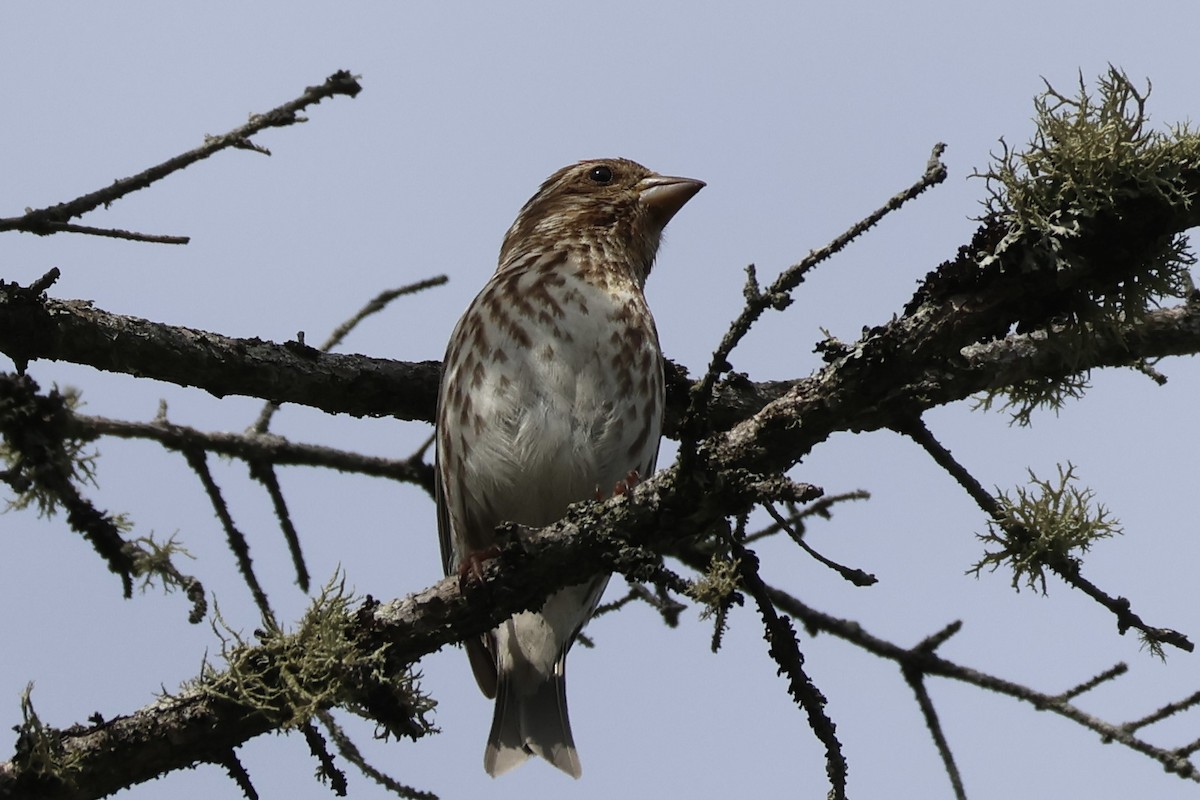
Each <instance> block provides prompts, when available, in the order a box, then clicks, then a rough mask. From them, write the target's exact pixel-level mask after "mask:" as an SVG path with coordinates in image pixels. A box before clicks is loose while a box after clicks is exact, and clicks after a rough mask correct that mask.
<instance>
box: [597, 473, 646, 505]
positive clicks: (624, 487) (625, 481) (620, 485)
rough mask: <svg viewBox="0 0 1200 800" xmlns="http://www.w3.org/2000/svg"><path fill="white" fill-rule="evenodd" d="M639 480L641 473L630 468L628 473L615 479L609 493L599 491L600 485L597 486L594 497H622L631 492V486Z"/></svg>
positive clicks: (602, 498)
mask: <svg viewBox="0 0 1200 800" xmlns="http://www.w3.org/2000/svg"><path fill="white" fill-rule="evenodd" d="M641 482H642V476H641V473H639V472H638V471H637V470H636V469H631V470H629V474H627V475H626V476H625V477H624V478H622V479H621V480H619V481H617V483H616V485H615V486H613V490H612V493H611V494H605V493H604V492H602V491H600V487H599V486H597V487H596V499H597V500H607V499H608V498H610V497H624V496H625V495H627V494H633V488H634V487H635V486H637V485H638V484H639V483H641Z"/></svg>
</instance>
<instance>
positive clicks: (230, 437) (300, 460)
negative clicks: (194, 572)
mask: <svg viewBox="0 0 1200 800" xmlns="http://www.w3.org/2000/svg"><path fill="white" fill-rule="evenodd" d="M69 425H70V431H71V433H72V435H74V436H78V437H80V438H82V439H94V438H96V437H99V436H114V437H117V438H120V439H147V440H150V441H155V442H158V443H160V444H162V445H163V446H164V447H167V448H170V449H172V450H182V449H184V448H187V447H199V448H201V449H203V450H207V451H208V452H210V453H217V454H219V455H223V456H231V457H233V458H239V459H242V460H243V461H246V462H253V461H258V462H264V463H269V464H273V465H275V466H304V467H327V468H329V469H336V470H338V471H339V472H348V473H356V474H360V475H369V476H371V477H375V478H390V479H391V480H394V481H400V482H402V483H415V484H417V485H419V486H422V487H423V486H425V485H426V484H428V485H429V486H430V487H432V486H433V476H432V474H426V473H430V470H429V468H428V467H427V466H426V467H425V468H424V469H422V468H420V467H417V466H414V464H413V462H412V461H411V460H408V459H406V460H394V459H388V458H378V457H375V456H367V455H362V454H360V453H353V452H350V451H348V450H338V449H335V448H332V447H325V446H323V445H316V444H303V443H301V442H290V441H288V440H287V439H284V438H283V437H282V436H276V435H274V434H267V435H257V434H253V433H247V434H240V433H219V432H208V431H202V430H199V429H198V428H192V427H190V426H187V425H177V424H175V423H173V422H168V421H166V420H165V419H160V420H156V421H155V422H128V421H126V420H119V419H110V418H108V417H94V416H90V415H88V414H73V415H72V417H71V419H70V423H69Z"/></svg>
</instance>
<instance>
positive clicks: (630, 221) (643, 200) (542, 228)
mask: <svg viewBox="0 0 1200 800" xmlns="http://www.w3.org/2000/svg"><path fill="white" fill-rule="evenodd" d="M702 188H704V182H703V181H698V180H694V179H692V178H675V177H669V176H666V175H659V174H658V173H656V172H652V171H651V170H649V169H646V168H645V167H643V166H642V165H641V164H638V163H637V162H634V161H630V160H629V159H625V158H604V159H596V160H591V161H580V162H579V163H578V164H572V165H571V166H569V167H563V168H562V169H560V170H559V171H558V172H555V173H554V174H553V175H551V176H550V177H549V178H547V179H546V181H545V182H544V183H543V184H542V186H541V188H540V189H538V191H537V193H536V194H534V196H533V197H531V198H529V201H528V202H527V203H525V205H524V207H522V208H521V212H520V213H519V214H518V215H517V219H516V221H515V222H513V224H512V227H511V228H509V229H508V233H507V234H505V236H504V244H503V246H502V247H501V248H500V269H504V268H505V267H507V266H510V265H513V264H517V263H521V262H524V261H526V260H527V259H528V258H530V257H538V256H543V255H546V254H552V253H558V252H561V253H564V254H577V255H579V256H582V257H583V258H580V259H577V260H578V261H582V262H584V263H595V264H597V265H604V268H606V269H618V270H628V271H629V273H630V274H631V275H632V277H633V278H634V279H635V280H636V281H637V283H638V284H639V285H641V284H642V283H644V282H645V280H646V276H647V275H649V273H650V267H651V266H652V265H653V264H654V256H655V255H656V254H657V252H658V245H659V242H660V241H661V240H662V232H663V228H664V227H666V225H667V223H668V222H670V220H671V217H673V216H675V213H676V212H677V211H679V209H681V208H683V205H684V204H685V203H686V202H687V201H688V200H690V199H691V198H692V196H693V195H695V194H696V192H698V191H700V190H701V189H702Z"/></svg>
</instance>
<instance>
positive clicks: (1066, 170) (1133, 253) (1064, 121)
mask: <svg viewBox="0 0 1200 800" xmlns="http://www.w3.org/2000/svg"><path fill="white" fill-rule="evenodd" d="M1149 93H1150V87H1149V84H1147V86H1146V88H1145V89H1144V90H1140V89H1139V88H1138V87H1136V86H1134V85H1133V83H1132V82H1131V81H1130V80H1129V78H1128V77H1126V76H1125V74H1124V73H1122V72H1121V71H1119V70H1117V69H1115V68H1111V67H1110V69H1109V71H1108V72H1107V73H1106V74H1105V75H1104V76H1102V77H1101V78H1100V79H1099V81H1098V82H1097V86H1096V89H1095V91H1094V92H1091V91H1089V89H1088V87H1087V86H1086V85H1085V84H1084V82H1083V80H1082V77H1081V78H1080V81H1079V87H1078V90H1077V93H1076V94H1075V95H1074V96H1067V95H1065V94H1062V93H1060V92H1059V91H1057V90H1056V89H1054V87H1052V86H1051V85H1050V84H1049V83H1047V85H1046V90H1045V92H1043V93H1042V95H1041V96H1039V97H1038V98H1036V99H1035V101H1034V105H1035V115H1034V123H1035V133H1034V135H1033V137H1032V139H1031V141H1030V142H1029V144H1028V145H1026V146H1025V147H1024V148H1020V149H1015V148H1010V147H1009V146H1008V145H1007V144H1006V143H1005V142H1004V141H1003V140H1002V141H1001V147H1002V149H1001V152H1000V153H999V154H997V155H995V156H994V160H993V163H992V165H991V166H990V167H989V168H988V169H987V170H986V171H983V172H979V173H976V175H977V177H982V178H984V179H985V180H986V181H987V187H988V192H989V196H988V198H987V200H986V201H985V207H986V209H987V212H988V216H989V218H992V219H994V220H996V221H998V222H999V223H1000V224H1001V225H1002V226H1003V231H1004V233H1003V236H1002V237H1001V239H1000V241H999V243H997V244H996V245H995V246H994V247H993V248H992V249H991V250H990V251H988V252H984V253H981V254H980V255H979V257H978V262H979V265H980V267H981V268H987V267H988V266H990V265H992V264H993V263H995V262H997V261H998V260H1002V261H1003V262H1004V263H1005V265H1006V266H1005V269H1018V270H1020V271H1021V272H1022V273H1023V274H1030V275H1033V274H1035V273H1037V274H1040V275H1042V276H1045V275H1047V274H1050V275H1053V276H1055V278H1054V281H1055V283H1054V285H1055V286H1057V287H1060V288H1061V290H1062V292H1063V295H1062V296H1061V297H1057V298H1044V300H1048V301H1049V302H1051V303H1052V304H1059V305H1061V308H1060V309H1059V311H1060V314H1059V316H1058V317H1057V318H1056V319H1055V327H1056V333H1055V341H1054V343H1053V344H1054V345H1055V346H1056V347H1058V348H1059V352H1060V353H1061V354H1062V355H1063V357H1064V359H1065V360H1067V362H1068V363H1069V362H1070V359H1071V358H1072V357H1073V356H1074V357H1076V358H1077V357H1078V356H1079V355H1081V354H1085V353H1087V352H1089V349H1090V348H1092V347H1094V343H1095V342H1096V341H1097V337H1099V336H1108V337H1114V336H1115V337H1117V338H1119V339H1122V338H1123V337H1126V336H1128V335H1130V333H1131V332H1135V331H1136V330H1137V326H1138V324H1139V322H1140V321H1141V320H1142V319H1143V318H1144V317H1145V315H1146V314H1147V313H1148V312H1149V311H1151V310H1153V309H1155V308H1157V307H1159V306H1160V305H1161V304H1162V302H1163V300H1164V299H1168V298H1184V297H1188V296H1189V295H1190V293H1191V291H1192V282H1191V279H1190V274H1189V268H1190V267H1191V266H1192V265H1193V264H1194V263H1195V257H1194V255H1193V254H1192V252H1191V250H1190V248H1189V246H1188V240H1187V238H1186V236H1185V235H1184V234H1183V233H1182V231H1184V230H1186V229H1187V228H1190V227H1192V226H1194V225H1195V219H1194V215H1195V209H1194V208H1193V207H1192V204H1193V202H1194V197H1195V193H1196V188H1197V186H1198V185H1200V179H1198V172H1200V135H1198V134H1197V133H1196V132H1194V131H1192V130H1191V129H1189V128H1188V127H1187V126H1186V125H1179V126H1175V127H1172V128H1169V129H1167V130H1165V131H1164V130H1155V129H1152V128H1151V127H1150V125H1149V117H1148V115H1147V112H1146V99H1147V97H1148V96H1149ZM1042 285H1043V286H1044V284H1042ZM1131 358H1132V357H1131ZM1084 388H1086V376H1084V377H1082V378H1079V377H1077V378H1068V379H1062V380H1058V381H1054V380H1051V381H1034V382H1032V383H1027V384H1018V385H1016V386H1012V387H1002V388H997V389H994V390H992V391H991V392H990V393H989V394H987V395H986V396H985V397H984V400H983V402H982V405H983V406H984V407H987V406H990V405H991V404H992V399H993V398H995V397H996V396H1004V397H1006V398H1007V399H1006V402H1004V403H1003V405H1002V407H1003V408H1004V410H1008V411H1010V413H1012V414H1013V418H1014V420H1015V421H1016V422H1018V423H1020V424H1028V422H1029V418H1030V414H1031V413H1032V411H1033V410H1034V409H1036V408H1041V407H1049V408H1054V409H1057V408H1058V407H1060V406H1061V405H1062V404H1063V403H1064V402H1065V401H1067V400H1069V399H1071V398H1075V397H1078V396H1080V395H1081V394H1082V391H1083V389H1084Z"/></svg>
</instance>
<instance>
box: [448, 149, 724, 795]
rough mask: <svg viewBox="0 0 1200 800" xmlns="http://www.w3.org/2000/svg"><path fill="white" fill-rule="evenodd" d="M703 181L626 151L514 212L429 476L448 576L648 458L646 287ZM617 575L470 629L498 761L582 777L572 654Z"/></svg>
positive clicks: (458, 346)
mask: <svg viewBox="0 0 1200 800" xmlns="http://www.w3.org/2000/svg"><path fill="white" fill-rule="evenodd" d="M703 186H704V184H703V183H702V182H700V181H696V180H692V179H690V178H669V177H664V176H662V175H658V174H656V173H653V172H651V171H650V170H648V169H646V168H645V167H643V166H641V165H640V164H636V163H634V162H633V161H629V160H626V159H602V160H596V161H582V162H580V163H578V164H574V165H572V166H569V167H564V168H563V169H560V170H559V171H558V172H556V173H554V174H553V175H551V176H550V177H549V178H548V179H547V180H546V182H545V183H543V184H542V186H541V188H540V189H539V190H538V191H537V193H536V194H534V196H533V197H532V198H530V200H529V201H528V202H527V203H526V204H525V206H524V207H523V208H522V209H521V211H520V213H519V214H518V215H517V219H516V221H515V222H513V224H512V227H511V228H509V230H508V233H507V234H506V235H505V237H504V244H503V246H502V247H501V249H500V264H499V266H498V267H497V269H496V272H495V273H494V274H493V275H492V277H491V279H490V280H489V281H488V282H487V284H486V285H485V286H484V287H483V290H482V291H480V293H479V295H478V296H477V297H476V298H475V300H474V301H473V302H472V303H471V305H470V306H469V307H468V308H467V310H466V312H465V313H464V314H463V316H462V318H461V319H460V320H459V321H458V325H457V326H456V327H455V329H454V333H453V334H452V335H451V337H450V343H449V345H448V347H447V349H446V358H445V363H444V373H443V377H442V385H441V391H440V393H439V396H438V413H437V437H436V438H437V447H436V449H437V471H436V476H437V505H438V533H439V536H440V541H441V550H442V566H443V568H444V570H445V572H446V574H447V575H449V574H454V573H456V572H460V570H463V569H464V565H465V564H469V563H470V559H472V558H478V557H480V556H481V555H484V554H486V553H487V552H488V551H489V550H490V548H492V547H493V546H494V544H495V534H494V529H495V527H496V526H497V525H498V524H500V523H501V522H505V521H511V522H517V523H520V524H522V525H525V526H529V527H533V528H538V527H542V526H545V525H549V524H550V523H552V522H555V521H556V520H558V519H559V518H560V517H562V515H563V514H564V513H566V510H567V506H568V505H569V504H570V503H573V502H576V501H579V500H586V499H590V498H592V497H595V496H596V495H597V493H599V494H602V495H607V494H610V493H611V492H612V491H613V489H614V487H616V486H617V485H618V483H620V482H622V481H624V480H625V479H626V478H627V476H629V475H630V474H631V473H636V474H638V475H641V476H648V475H649V474H650V472H651V471H652V470H653V469H654V463H655V458H656V456H657V454H658V440H659V436H660V434H661V431H662V413H663V372H662V371H663V365H662V354H661V352H660V351H659V345H658V333H657V331H656V330H655V328H654V319H653V318H652V317H651V315H650V309H649V308H648V307H647V306H646V300H645V297H644V296H643V294H642V288H643V286H644V285H645V282H646V277H647V276H648V275H649V274H650V268H651V267H652V266H653V263H654V257H655V254H656V253H657V251H658V245H659V241H660V239H661V235H662V230H663V227H664V226H665V225H666V224H667V222H669V221H670V219H671V217H672V216H674V215H675V213H676V212H677V211H678V210H679V209H680V208H682V207H683V205H684V204H685V203H686V202H687V201H688V200H689V199H691V197H692V196H693V195H694V194H695V193H696V192H698V191H699V190H700V189H701V188H702V187H703ZM460 574H462V573H461V572H460ZM607 581H608V578H607V576H601V577H599V578H596V579H595V580H593V581H590V582H589V583H586V584H581V585H577V586H569V587H567V588H565V589H562V590H561V591H559V592H556V593H555V594H553V595H551V596H550V597H549V598H548V599H547V600H546V602H545V604H544V605H543V606H542V608H541V609H540V610H538V611H536V612H535V611H530V612H522V613H519V614H516V615H514V616H513V617H512V618H511V619H509V620H508V621H506V622H504V623H503V624H502V625H500V626H499V627H497V628H496V629H495V630H493V631H491V632H490V633H488V634H487V635H485V636H484V637H482V638H481V639H478V640H473V641H470V642H466V643H465V646H466V650H467V655H468V657H469V658H470V661H471V667H472V670H473V671H474V673H475V678H476V680H477V681H478V683H479V687H480V689H482V690H483V693H484V694H485V695H487V696H488V697H495V698H496V708H495V714H494V717H493V720H492V729H491V733H490V735H489V737H488V744H487V748H486V750H485V752H484V767H485V768H486V769H487V771H488V773H489V774H492V775H500V774H502V773H504V772H506V771H508V770H509V769H512V768H513V767H515V766H517V765H518V764H521V763H522V762H524V761H525V759H527V758H528V757H529V756H531V755H539V756H542V757H543V758H545V759H546V760H547V761H550V762H551V763H552V764H554V766H556V767H558V768H559V769H561V770H563V771H564V772H566V773H568V774H570V775H572V776H574V777H579V775H580V766H579V757H578V755H577V754H576V752H575V743H574V740H573V738H572V736H571V727H570V723H569V721H568V718H567V698H566V683H565V666H566V656H567V651H568V650H569V649H570V647H571V644H572V642H574V640H575V637H576V636H577V635H578V633H579V631H580V629H581V628H582V627H583V625H584V624H585V623H586V622H587V620H588V618H589V617H590V616H591V614H592V612H593V611H594V610H595V607H596V604H597V603H598V602H599V600H600V595H601V594H602V593H603V591H604V586H605V584H606V583H607Z"/></svg>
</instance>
